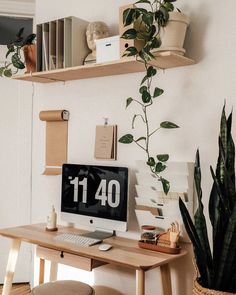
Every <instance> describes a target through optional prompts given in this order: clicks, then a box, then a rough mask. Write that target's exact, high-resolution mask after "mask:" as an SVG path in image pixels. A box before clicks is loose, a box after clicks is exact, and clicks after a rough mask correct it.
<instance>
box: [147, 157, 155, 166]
mask: <svg viewBox="0 0 236 295" xmlns="http://www.w3.org/2000/svg"><path fill="white" fill-rule="evenodd" d="M155 164H156V162H155V160H154V158H153V157H149V159H148V161H147V165H148V166H151V167H153V166H155Z"/></svg>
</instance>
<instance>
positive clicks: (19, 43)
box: [0, 28, 36, 77]
mask: <svg viewBox="0 0 236 295" xmlns="http://www.w3.org/2000/svg"><path fill="white" fill-rule="evenodd" d="M23 33H24V28H21V29H20V30H19V32H18V33H17V34H16V37H17V39H16V40H15V41H14V42H12V43H10V44H8V45H7V48H8V51H7V53H6V61H5V63H4V66H2V67H0V76H5V77H11V76H12V75H13V74H16V73H17V72H18V70H22V69H24V68H25V67H26V73H30V72H35V70H36V46H35V43H34V42H35V38H36V35H35V34H30V35H28V36H27V37H26V38H24V37H23ZM22 50H23V53H24V61H25V63H24V61H22ZM9 57H10V60H9Z"/></svg>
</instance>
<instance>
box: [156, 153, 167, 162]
mask: <svg viewBox="0 0 236 295" xmlns="http://www.w3.org/2000/svg"><path fill="white" fill-rule="evenodd" d="M157 160H158V161H160V162H166V161H168V160H169V155H168V154H160V155H157Z"/></svg>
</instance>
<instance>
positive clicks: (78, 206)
mask: <svg viewBox="0 0 236 295" xmlns="http://www.w3.org/2000/svg"><path fill="white" fill-rule="evenodd" d="M127 215H128V168H125V167H114V166H94V165H80V164H64V165H63V167H62V191H61V217H62V219H63V220H65V221H68V222H72V223H74V224H75V225H76V226H78V227H79V226H80V225H84V226H89V227H92V228H93V229H96V230H98V231H103V232H110V235H111V233H113V232H114V231H116V230H117V231H126V230H127V218H128V216H127ZM92 234H93V233H91V236H93V235H92ZM95 235H96V234H95ZM103 238H104V237H103Z"/></svg>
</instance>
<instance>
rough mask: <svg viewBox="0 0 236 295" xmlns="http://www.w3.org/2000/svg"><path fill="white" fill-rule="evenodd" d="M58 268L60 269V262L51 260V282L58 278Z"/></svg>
mask: <svg viewBox="0 0 236 295" xmlns="http://www.w3.org/2000/svg"><path fill="white" fill-rule="evenodd" d="M57 269H58V264H57V263H56V262H54V261H51V266H50V278H49V281H50V282H54V281H56V280H57Z"/></svg>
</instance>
